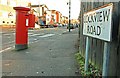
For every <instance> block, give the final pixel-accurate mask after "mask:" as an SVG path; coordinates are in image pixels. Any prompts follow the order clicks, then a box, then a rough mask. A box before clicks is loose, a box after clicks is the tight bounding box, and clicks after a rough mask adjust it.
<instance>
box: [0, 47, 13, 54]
mask: <svg viewBox="0 0 120 78" xmlns="http://www.w3.org/2000/svg"><path fill="white" fill-rule="evenodd" d="M11 48H12V47H8V48H6V49H4V50H1V51H0V53H2V52H4V51H7V50H10V49H11Z"/></svg>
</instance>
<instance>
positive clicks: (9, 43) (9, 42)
mask: <svg viewBox="0 0 120 78" xmlns="http://www.w3.org/2000/svg"><path fill="white" fill-rule="evenodd" d="M14 42H15V41H11V42H8V43H4V44H3V45H6V44H10V43H14Z"/></svg>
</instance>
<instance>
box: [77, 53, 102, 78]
mask: <svg viewBox="0 0 120 78" xmlns="http://www.w3.org/2000/svg"><path fill="white" fill-rule="evenodd" d="M75 57H76V60H77V62H78V65H79V71H80V74H81V75H82V76H88V77H96V76H97V77H99V78H102V72H101V71H100V70H99V69H97V67H95V66H93V65H92V64H90V63H89V65H88V71H87V72H85V71H84V65H85V58H84V57H82V56H81V55H80V53H79V52H77V53H76V54H75Z"/></svg>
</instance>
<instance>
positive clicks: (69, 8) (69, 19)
mask: <svg viewBox="0 0 120 78" xmlns="http://www.w3.org/2000/svg"><path fill="white" fill-rule="evenodd" d="M68 4H69V27H68V29H69V32H70V15H71V0H69V3H67V5H68Z"/></svg>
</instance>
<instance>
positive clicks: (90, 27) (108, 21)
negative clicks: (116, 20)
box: [83, 3, 113, 42]
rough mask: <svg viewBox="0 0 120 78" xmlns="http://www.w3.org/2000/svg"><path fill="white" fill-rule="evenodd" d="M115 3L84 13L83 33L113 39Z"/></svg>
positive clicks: (103, 38) (105, 39)
mask: <svg viewBox="0 0 120 78" xmlns="http://www.w3.org/2000/svg"><path fill="white" fill-rule="evenodd" d="M112 9H113V4H112V3H110V4H107V5H104V6H101V7H99V8H97V9H94V10H91V11H89V12H87V13H84V15H83V19H84V20H83V35H86V36H90V37H94V38H98V39H101V40H104V41H109V42H110V41H111V32H112V30H111V29H112Z"/></svg>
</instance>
